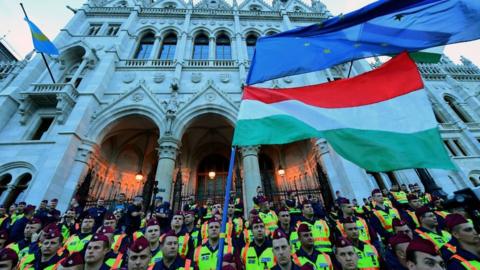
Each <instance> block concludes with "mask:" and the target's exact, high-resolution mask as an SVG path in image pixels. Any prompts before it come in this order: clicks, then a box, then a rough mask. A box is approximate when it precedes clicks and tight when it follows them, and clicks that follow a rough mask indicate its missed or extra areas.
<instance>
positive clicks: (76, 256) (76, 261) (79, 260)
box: [60, 252, 85, 267]
mask: <svg viewBox="0 0 480 270" xmlns="http://www.w3.org/2000/svg"><path fill="white" fill-rule="evenodd" d="M84 263H85V261H84V260H83V256H82V253H80V252H74V253H72V254H70V256H68V257H67V258H65V260H63V261H62V262H61V263H60V264H61V265H62V266H63V267H73V266H77V265H82V264H84Z"/></svg>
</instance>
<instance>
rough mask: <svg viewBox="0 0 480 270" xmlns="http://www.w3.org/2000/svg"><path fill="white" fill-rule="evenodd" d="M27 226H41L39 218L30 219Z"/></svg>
mask: <svg viewBox="0 0 480 270" xmlns="http://www.w3.org/2000/svg"><path fill="white" fill-rule="evenodd" d="M28 224H42V221H41V220H40V219H39V218H32V219H30V220H29V221H28Z"/></svg>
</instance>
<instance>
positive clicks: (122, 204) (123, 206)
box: [109, 193, 128, 213]
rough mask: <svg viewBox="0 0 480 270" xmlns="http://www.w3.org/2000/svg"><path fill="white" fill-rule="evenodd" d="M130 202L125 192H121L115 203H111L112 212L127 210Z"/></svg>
mask: <svg viewBox="0 0 480 270" xmlns="http://www.w3.org/2000/svg"><path fill="white" fill-rule="evenodd" d="M127 208H128V203H127V196H126V195H125V193H120V194H118V196H117V199H116V200H115V203H113V204H111V205H110V209H109V211H110V212H112V213H113V212H115V211H121V212H123V213H125V212H127Z"/></svg>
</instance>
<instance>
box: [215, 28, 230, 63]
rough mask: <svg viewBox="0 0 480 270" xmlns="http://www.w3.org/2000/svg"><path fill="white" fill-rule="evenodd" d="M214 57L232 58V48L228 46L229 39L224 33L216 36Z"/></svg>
mask: <svg viewBox="0 0 480 270" xmlns="http://www.w3.org/2000/svg"><path fill="white" fill-rule="evenodd" d="M216 45H217V47H216V59H217V60H230V59H232V49H231V47H230V39H229V38H228V37H227V35H225V34H221V35H219V36H218V37H217V44H216Z"/></svg>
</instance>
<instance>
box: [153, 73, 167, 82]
mask: <svg viewBox="0 0 480 270" xmlns="http://www.w3.org/2000/svg"><path fill="white" fill-rule="evenodd" d="M153 81H154V82H155V83H162V82H163V81H165V74H163V73H160V72H157V73H155V74H154V75H153Z"/></svg>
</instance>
